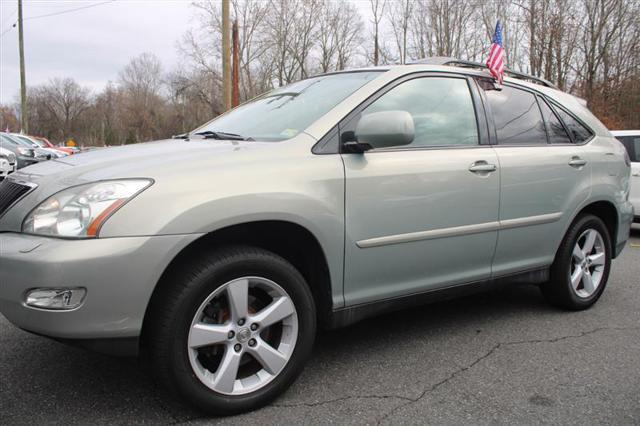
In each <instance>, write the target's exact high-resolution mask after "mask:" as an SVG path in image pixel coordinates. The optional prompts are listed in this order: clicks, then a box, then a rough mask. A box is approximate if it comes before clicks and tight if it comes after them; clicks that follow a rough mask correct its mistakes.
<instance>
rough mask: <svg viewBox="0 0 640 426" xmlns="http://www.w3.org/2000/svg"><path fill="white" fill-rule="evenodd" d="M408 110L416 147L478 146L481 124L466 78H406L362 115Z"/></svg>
mask: <svg viewBox="0 0 640 426" xmlns="http://www.w3.org/2000/svg"><path fill="white" fill-rule="evenodd" d="M396 110H397V111H407V112H408V113H409V114H411V116H412V117H413V122H414V124H415V132H416V133H415V138H414V140H413V142H412V143H411V144H410V145H409V148H413V147H428V146H434V147H435V146H452V145H477V144H478V127H477V124H476V115H475V109H474V107H473V100H472V98H471V92H470V90H469V85H468V83H467V80H466V79H463V78H448V77H422V78H414V79H412V80H408V81H405V82H404V83H401V84H399V85H397V86H396V87H394V88H393V89H391V90H389V91H388V92H387V93H385V94H384V95H382V96H380V97H379V98H378V99H376V100H375V101H374V102H373V103H372V104H371V105H369V106H368V107H367V108H366V109H365V110H364V111H363V112H362V114H363V115H366V114H370V113H372V112H381V111H396Z"/></svg>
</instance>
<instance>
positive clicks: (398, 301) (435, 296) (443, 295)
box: [327, 267, 549, 329]
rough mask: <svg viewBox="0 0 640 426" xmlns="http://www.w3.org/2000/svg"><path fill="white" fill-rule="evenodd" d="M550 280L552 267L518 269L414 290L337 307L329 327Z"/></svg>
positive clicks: (343, 325)
mask: <svg viewBox="0 0 640 426" xmlns="http://www.w3.org/2000/svg"><path fill="white" fill-rule="evenodd" d="M548 280H549V267H544V268H537V269H533V270H530V271H525V272H518V273H516V274H509V275H505V276H501V277H495V278H491V279H488V280H483V281H474V282H470V283H465V284H457V285H453V286H449V287H444V288H438V289H434V290H429V291H426V292H422V293H413V294H409V295H405V296H399V297H394V298H391V299H384V300H380V301H375V302H370V303H363V304H360V305H355V306H348V307H345V308H340V309H337V310H334V311H333V312H332V313H331V317H330V318H329V321H328V324H327V328H329V329H334V328H340V327H345V326H347V325H351V324H354V323H356V322H358V321H362V320H363V319H366V318H369V317H373V316H376V315H381V314H385V313H389V312H393V311H398V310H401V309H405V308H410V307H414V306H420V305H426V304H429V303H435V302H441V301H444V300H450V299H455V298H458V297H463V296H468V295H471V294H476V293H482V292H485V291H488V290H492V289H495V288H500V287H503V286H505V285H511V284H540V283H543V282H546V281H548Z"/></svg>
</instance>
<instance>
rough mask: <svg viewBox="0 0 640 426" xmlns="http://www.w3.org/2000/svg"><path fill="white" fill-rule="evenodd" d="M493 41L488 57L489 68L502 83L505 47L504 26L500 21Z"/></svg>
mask: <svg viewBox="0 0 640 426" xmlns="http://www.w3.org/2000/svg"><path fill="white" fill-rule="evenodd" d="M492 41H493V43H492V44H491V48H490V49H489V58H488V59H487V68H488V69H489V72H490V73H491V75H492V76H493V77H494V78H495V79H496V80H498V82H500V83H502V80H503V78H504V49H503V48H502V28H501V27H500V21H498V22H497V24H496V30H495V32H494V33H493V39H492Z"/></svg>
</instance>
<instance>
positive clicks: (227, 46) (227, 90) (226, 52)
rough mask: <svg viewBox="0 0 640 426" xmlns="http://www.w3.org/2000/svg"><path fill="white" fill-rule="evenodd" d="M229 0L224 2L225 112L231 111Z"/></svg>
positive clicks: (223, 85)
mask: <svg viewBox="0 0 640 426" xmlns="http://www.w3.org/2000/svg"><path fill="white" fill-rule="evenodd" d="M230 32H231V31H230V28H229V0H222V98H223V101H224V105H223V106H224V110H225V111H228V110H230V109H231V43H230V40H229V33H230Z"/></svg>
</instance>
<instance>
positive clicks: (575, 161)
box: [569, 157, 587, 169]
mask: <svg viewBox="0 0 640 426" xmlns="http://www.w3.org/2000/svg"><path fill="white" fill-rule="evenodd" d="M586 164H587V160H583V159H582V158H580V157H573V158H571V161H569V165H570V166H571V167H575V168H576V169H579V168H580V167H582V166H584V165H586Z"/></svg>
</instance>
